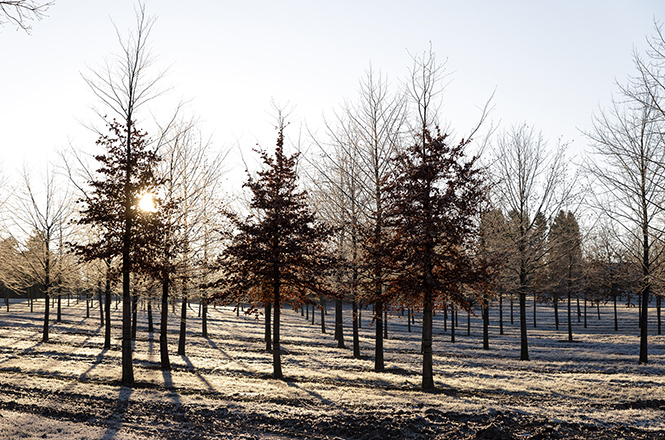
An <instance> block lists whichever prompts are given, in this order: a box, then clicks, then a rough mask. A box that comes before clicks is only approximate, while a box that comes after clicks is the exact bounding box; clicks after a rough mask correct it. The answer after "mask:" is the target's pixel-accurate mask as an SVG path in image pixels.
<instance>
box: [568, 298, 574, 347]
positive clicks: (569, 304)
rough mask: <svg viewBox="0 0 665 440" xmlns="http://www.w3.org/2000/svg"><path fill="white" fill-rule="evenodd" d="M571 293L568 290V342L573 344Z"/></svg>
mask: <svg viewBox="0 0 665 440" xmlns="http://www.w3.org/2000/svg"><path fill="white" fill-rule="evenodd" d="M572 295H573V294H572V292H571V291H570V289H568V342H573V310H572V299H573V298H572Z"/></svg>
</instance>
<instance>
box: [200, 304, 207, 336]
mask: <svg viewBox="0 0 665 440" xmlns="http://www.w3.org/2000/svg"><path fill="white" fill-rule="evenodd" d="M202 302H203V304H202V305H201V336H203V337H204V338H207V337H208V302H207V301H203V300H202Z"/></svg>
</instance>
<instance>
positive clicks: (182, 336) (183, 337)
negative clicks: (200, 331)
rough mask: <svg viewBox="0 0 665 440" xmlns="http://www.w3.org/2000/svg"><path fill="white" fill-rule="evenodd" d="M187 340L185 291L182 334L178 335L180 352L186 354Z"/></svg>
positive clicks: (184, 296) (181, 324)
mask: <svg viewBox="0 0 665 440" xmlns="http://www.w3.org/2000/svg"><path fill="white" fill-rule="evenodd" d="M186 341H187V295H186V293H184V292H183V295H182V305H181V307H180V335H179V337H178V354H179V355H180V356H184V355H185V344H186Z"/></svg>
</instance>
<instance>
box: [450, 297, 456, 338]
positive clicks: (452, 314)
mask: <svg viewBox="0 0 665 440" xmlns="http://www.w3.org/2000/svg"><path fill="white" fill-rule="evenodd" d="M450 342H455V306H454V305H451V306H450Z"/></svg>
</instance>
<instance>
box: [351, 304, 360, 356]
mask: <svg viewBox="0 0 665 440" xmlns="http://www.w3.org/2000/svg"><path fill="white" fill-rule="evenodd" d="M351 307H352V313H353V357H354V358H356V359H358V358H360V335H359V334H358V327H359V326H358V323H359V320H358V316H359V310H358V303H357V302H356V301H355V300H354V301H353V302H352V304H351Z"/></svg>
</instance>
